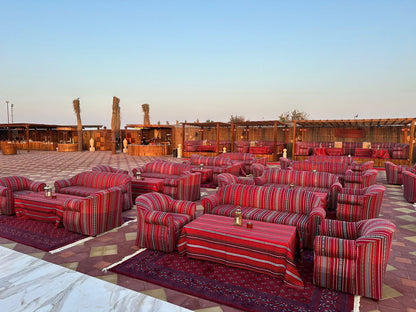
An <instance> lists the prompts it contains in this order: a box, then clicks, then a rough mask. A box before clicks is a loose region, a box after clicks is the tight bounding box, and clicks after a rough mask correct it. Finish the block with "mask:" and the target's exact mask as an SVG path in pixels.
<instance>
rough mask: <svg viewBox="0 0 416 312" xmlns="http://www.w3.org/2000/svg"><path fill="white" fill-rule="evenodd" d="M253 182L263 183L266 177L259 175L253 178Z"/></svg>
mask: <svg viewBox="0 0 416 312" xmlns="http://www.w3.org/2000/svg"><path fill="white" fill-rule="evenodd" d="M254 183H255V184H256V185H264V184H265V183H266V177H265V176H264V175H261V176H259V177H255V178H254Z"/></svg>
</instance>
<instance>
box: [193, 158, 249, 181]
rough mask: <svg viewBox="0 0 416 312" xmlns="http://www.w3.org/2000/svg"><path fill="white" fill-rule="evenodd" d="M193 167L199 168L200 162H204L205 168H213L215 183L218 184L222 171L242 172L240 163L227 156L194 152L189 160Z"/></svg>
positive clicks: (236, 173) (236, 174)
mask: <svg viewBox="0 0 416 312" xmlns="http://www.w3.org/2000/svg"><path fill="white" fill-rule="evenodd" d="M188 163H189V164H190V165H191V167H192V168H199V166H200V164H204V168H205V169H212V177H213V183H214V184H215V185H218V179H217V177H218V175H219V174H221V173H231V174H233V175H235V176H238V175H239V173H240V167H241V166H240V164H239V163H235V164H233V163H232V161H231V159H228V158H225V157H218V156H216V157H208V156H200V155H197V154H192V155H191V157H190V159H189V162H188Z"/></svg>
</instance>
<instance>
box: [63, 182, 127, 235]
mask: <svg viewBox="0 0 416 312" xmlns="http://www.w3.org/2000/svg"><path fill="white" fill-rule="evenodd" d="M121 201H122V190H121V188H120V187H117V186H116V187H112V188H108V189H105V190H102V191H99V192H95V193H94V194H92V195H91V196H88V197H86V198H83V199H67V200H66V201H65V202H64V205H63V208H64V215H63V224H64V227H65V228H66V229H67V230H69V231H72V232H77V233H81V234H84V235H90V236H96V235H98V234H100V233H103V232H107V231H109V230H111V229H113V228H116V227H118V226H120V225H121V224H122V223H123V219H122V216H121V207H122V206H121Z"/></svg>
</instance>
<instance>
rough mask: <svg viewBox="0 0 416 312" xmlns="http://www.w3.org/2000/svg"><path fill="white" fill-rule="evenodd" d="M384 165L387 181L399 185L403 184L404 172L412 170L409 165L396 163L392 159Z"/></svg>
mask: <svg viewBox="0 0 416 312" xmlns="http://www.w3.org/2000/svg"><path fill="white" fill-rule="evenodd" d="M384 167H385V169H386V178H387V183H389V184H397V185H402V184H403V180H402V172H403V171H406V170H410V169H409V167H408V166H401V165H396V164H393V163H392V162H390V161H385V162H384Z"/></svg>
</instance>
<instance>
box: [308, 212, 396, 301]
mask: <svg viewBox="0 0 416 312" xmlns="http://www.w3.org/2000/svg"><path fill="white" fill-rule="evenodd" d="M395 229H396V226H395V225H394V224H393V223H391V222H390V221H387V220H384V219H379V218H376V219H369V220H363V221H359V222H346V221H338V220H329V219H326V220H324V221H323V222H322V223H321V234H320V235H319V236H316V237H315V243H314V251H315V256H314V270H313V283H314V284H315V285H317V286H320V287H325V288H330V289H335V290H337V291H343V292H347V293H351V294H355V295H360V296H364V297H368V298H373V299H375V300H379V299H380V298H381V296H382V287H383V281H384V275H385V273H386V266H387V262H388V259H389V253H390V246H391V241H392V238H393V233H394V231H395Z"/></svg>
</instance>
